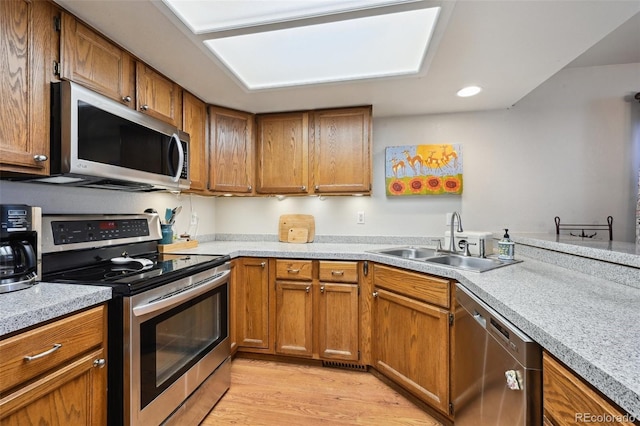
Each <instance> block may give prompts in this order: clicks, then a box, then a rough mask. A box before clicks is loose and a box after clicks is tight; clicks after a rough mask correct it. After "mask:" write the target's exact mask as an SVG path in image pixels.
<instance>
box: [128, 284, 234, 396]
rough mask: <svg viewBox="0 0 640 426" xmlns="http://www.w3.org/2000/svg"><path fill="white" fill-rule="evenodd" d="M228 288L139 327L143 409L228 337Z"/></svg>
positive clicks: (186, 304)
mask: <svg viewBox="0 0 640 426" xmlns="http://www.w3.org/2000/svg"><path fill="white" fill-rule="evenodd" d="M227 300H228V298H227V285H226V284H225V285H223V286H220V287H218V288H216V289H214V290H212V291H210V292H208V293H205V294H203V295H201V296H199V297H198V298H196V299H193V300H190V301H188V302H185V303H183V304H181V305H180V306H177V307H176V308H173V309H171V310H169V311H167V312H165V313H163V314H161V315H159V316H157V317H154V318H152V319H150V320H148V321H146V322H143V323H142V324H141V325H140V336H141V337H140V340H141V342H140V343H141V354H140V380H141V383H140V385H141V386H140V388H141V407H142V408H144V407H145V406H146V405H147V404H149V403H150V402H151V401H153V399H155V398H156V397H157V396H158V395H160V394H161V393H162V392H163V391H164V390H165V389H166V388H168V387H169V386H170V385H171V384H172V383H173V382H175V381H176V380H177V379H179V378H180V377H181V376H182V375H183V374H184V373H185V372H186V371H187V370H188V369H189V368H191V366H193V365H194V364H195V363H197V362H198V361H199V360H200V359H202V357H204V356H205V355H206V354H208V353H209V352H211V350H212V349H213V348H214V347H215V346H216V345H218V344H219V343H220V342H222V341H223V340H224V339H225V338H226V337H227V334H228V324H227Z"/></svg>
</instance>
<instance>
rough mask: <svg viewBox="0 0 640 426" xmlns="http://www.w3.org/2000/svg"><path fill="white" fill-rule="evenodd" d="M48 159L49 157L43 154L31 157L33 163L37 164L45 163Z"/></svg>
mask: <svg viewBox="0 0 640 426" xmlns="http://www.w3.org/2000/svg"><path fill="white" fill-rule="evenodd" d="M48 159H49V157H47V156H46V155H44V154H36V155H34V156H33V161H35V162H37V163H42V162H43V161H47V160H48Z"/></svg>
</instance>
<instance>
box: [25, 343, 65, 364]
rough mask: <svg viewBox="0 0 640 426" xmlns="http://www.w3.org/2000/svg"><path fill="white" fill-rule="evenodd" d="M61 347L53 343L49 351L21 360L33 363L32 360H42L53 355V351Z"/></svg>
mask: <svg viewBox="0 0 640 426" xmlns="http://www.w3.org/2000/svg"><path fill="white" fill-rule="evenodd" d="M61 347H62V345H61V344H60V343H54V345H53V347H52V348H51V349H49V350H48V351H44V352H42V353H39V354H38V355H33V356H25V357H24V358H23V359H24V360H25V361H33V360H34V359H39V358H44V357H45V356H47V355H51V354H52V353H54V352H55V351H57V350H58V349H60V348H61Z"/></svg>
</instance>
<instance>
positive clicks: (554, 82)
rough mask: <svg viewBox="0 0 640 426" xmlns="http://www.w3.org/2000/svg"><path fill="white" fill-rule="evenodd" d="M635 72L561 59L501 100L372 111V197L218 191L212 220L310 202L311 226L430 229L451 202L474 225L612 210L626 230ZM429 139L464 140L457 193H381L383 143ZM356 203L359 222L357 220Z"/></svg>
mask: <svg viewBox="0 0 640 426" xmlns="http://www.w3.org/2000/svg"><path fill="white" fill-rule="evenodd" d="M639 76H640V64H629V65H615V66H605V67H590V68H569V69H565V70H563V71H561V72H560V73H558V74H557V75H555V76H554V77H552V78H551V79H549V80H548V81H547V82H545V83H544V84H542V85H541V86H540V87H538V88H537V89H536V90H534V91H533V92H531V93H530V94H529V95H528V96H526V97H525V98H523V99H522V100H521V101H520V102H518V103H517V104H516V105H515V106H514V107H512V108H511V109H509V110H500V111H488V112H474V113H463V114H440V115H428V116H413V117H391V118H375V119H374V125H373V150H374V152H373V163H374V164H373V166H374V171H373V195H372V196H371V197H334V198H332V197H327V198H326V199H325V200H324V201H321V200H319V199H317V198H314V197H304V198H293V197H292V198H287V199H285V200H284V201H278V200H276V199H275V198H268V199H242V198H225V199H219V200H218V203H217V205H216V231H217V232H221V233H249V234H251V233H270V234H275V233H276V232H277V222H278V216H279V215H280V214H283V213H313V214H315V215H316V233H317V234H320V235H327V234H329V235H399V236H403V235H411V236H413V235H417V236H435V235H441V233H442V230H443V225H444V221H445V213H446V212H449V211H453V210H458V211H460V212H461V213H462V219H463V224H464V225H465V228H466V229H468V230H478V231H481V230H482V231H484V230H487V231H499V230H500V229H501V228H503V227H508V228H510V229H511V231H512V232H549V233H551V232H554V222H553V218H554V217H555V216H560V217H561V218H562V220H563V221H564V222H574V223H596V222H598V223H605V222H606V217H607V216H609V215H611V216H613V218H614V239H616V240H620V241H634V239H635V207H636V195H637V173H638V169H639V166H638V165H639V164H640V159H638V151H640V150H638V149H637V147H636V148H634V147H633V146H632V145H633V137H632V127H633V123H632V121H633V118H632V117H633V116H634V115H635V119H636V120H637V119H638V113H637V106H636V105H635V104H633V103H631V102H630V101H629V100H628V99H625V97H628V96H629V95H632V94H633V93H635V92H637V91H638V90H639V89H640V87H638V83H639V82H640V80H639ZM480 96H491V92H490V90H487V91H486V92H485V93H483V94H481V95H480ZM374 108H375V106H374ZM438 143H460V144H463V152H464V193H463V194H462V195H461V196H416V197H386V196H385V188H384V185H385V184H384V149H385V147H387V146H395V145H417V144H438ZM358 210H363V211H365V214H366V224H365V225H357V224H356V223H355V222H356V212H357V211H358Z"/></svg>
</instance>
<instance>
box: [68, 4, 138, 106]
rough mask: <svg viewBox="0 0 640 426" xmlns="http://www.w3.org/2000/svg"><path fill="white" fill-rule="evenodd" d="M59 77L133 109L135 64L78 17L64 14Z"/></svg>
mask: <svg viewBox="0 0 640 426" xmlns="http://www.w3.org/2000/svg"><path fill="white" fill-rule="evenodd" d="M60 31H61V46H60V49H61V54H60V56H61V63H62V69H61V70H60V77H62V78H65V79H67V80H72V81H75V82H77V83H79V84H82V85H83V86H86V87H88V88H90V89H92V90H95V91H96V92H98V93H101V94H103V95H105V96H107V97H109V98H111V99H114V100H116V101H118V102H122V103H123V104H125V105H128V106H130V107H131V108H134V107H135V105H136V100H135V96H136V93H135V61H134V59H133V58H132V57H131V55H129V53H127V52H126V51H125V50H123V49H121V48H119V47H118V46H116V45H115V44H113V43H111V42H110V41H109V40H107V39H106V38H104V37H102V36H101V35H100V34H98V33H97V32H95V31H93V30H92V29H90V28H89V27H87V26H86V25H84V24H83V23H81V22H79V21H78V20H77V19H76V18H75V17H73V16H72V15H69V14H68V13H64V12H63V13H62V18H61V26H60Z"/></svg>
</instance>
